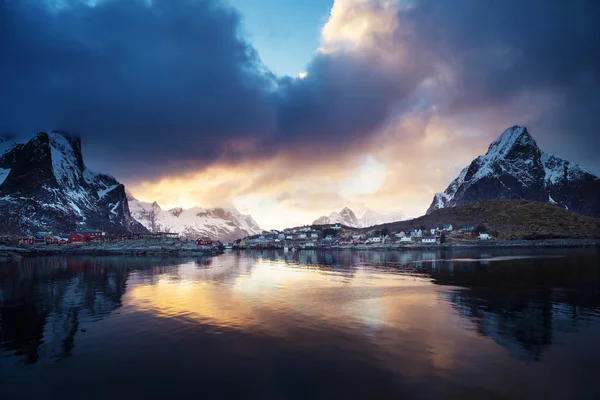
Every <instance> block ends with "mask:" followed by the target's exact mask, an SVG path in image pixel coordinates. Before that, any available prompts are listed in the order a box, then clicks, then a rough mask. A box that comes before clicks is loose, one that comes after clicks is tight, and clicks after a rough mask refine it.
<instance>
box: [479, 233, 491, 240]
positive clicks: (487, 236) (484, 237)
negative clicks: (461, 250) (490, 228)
mask: <svg viewBox="0 0 600 400" xmlns="http://www.w3.org/2000/svg"><path fill="white" fill-rule="evenodd" d="M490 239H491V238H490V234H489V233H480V234H479V240H490Z"/></svg>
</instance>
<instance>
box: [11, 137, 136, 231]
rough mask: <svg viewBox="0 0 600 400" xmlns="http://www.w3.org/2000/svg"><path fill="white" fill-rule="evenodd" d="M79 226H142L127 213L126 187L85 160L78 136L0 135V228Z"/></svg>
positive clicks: (113, 228) (63, 228)
mask: <svg viewBox="0 0 600 400" xmlns="http://www.w3.org/2000/svg"><path fill="white" fill-rule="evenodd" d="M82 228H88V229H92V228H97V229H103V230H105V231H107V232H145V231H146V229H145V228H144V227H143V226H142V225H141V224H140V223H138V222H137V221H136V220H135V219H133V218H132V217H131V214H130V212H129V206H128V203H127V198H126V195H125V187H124V186H123V185H122V184H121V183H119V182H118V181H117V180H116V179H115V178H113V177H112V176H108V175H104V174H98V173H95V172H93V171H91V170H89V169H88V168H87V167H86V166H85V164H84V162H83V156H82V154H81V140H80V139H79V137H77V136H72V135H69V134H67V133H64V132H57V131H52V132H40V133H38V134H36V135H35V136H33V137H30V138H28V139H26V140H21V141H16V140H13V139H9V138H3V139H0V231H3V232H6V233H26V232H28V233H34V232H38V231H52V232H55V233H58V234H67V233H70V232H72V231H73V230H76V229H82Z"/></svg>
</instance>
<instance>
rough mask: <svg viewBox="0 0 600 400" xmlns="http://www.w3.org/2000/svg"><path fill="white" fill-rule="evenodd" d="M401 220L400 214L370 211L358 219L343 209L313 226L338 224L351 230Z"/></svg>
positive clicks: (351, 212)
mask: <svg viewBox="0 0 600 400" xmlns="http://www.w3.org/2000/svg"><path fill="white" fill-rule="evenodd" d="M403 219H405V217H404V215H402V214H401V213H392V214H380V213H378V212H376V211H373V210H371V209H366V210H365V212H364V213H363V215H362V216H361V217H360V218H359V217H357V216H356V214H355V213H354V211H352V210H351V209H350V208H348V207H344V208H343V209H342V210H341V211H340V212H332V213H331V214H329V216H322V217H320V218H318V219H316V220H315V221H313V225H329V224H340V225H345V226H350V227H353V228H366V227H369V226H373V225H380V224H385V223H388V222H395V221H402V220H403Z"/></svg>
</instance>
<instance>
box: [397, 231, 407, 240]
mask: <svg viewBox="0 0 600 400" xmlns="http://www.w3.org/2000/svg"><path fill="white" fill-rule="evenodd" d="M395 236H396V237H397V238H399V239H401V238H403V237H405V236H406V233H405V232H404V231H400V232H397V233H395Z"/></svg>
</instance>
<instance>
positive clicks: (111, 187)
mask: <svg viewBox="0 0 600 400" xmlns="http://www.w3.org/2000/svg"><path fill="white" fill-rule="evenodd" d="M117 187H119V185H112V186H109V187H107V188H106V189H103V190H98V198H99V199H102V198H103V197H104V196H106V194H107V193H109V192H112V191H113V190H114V189H115V188H117Z"/></svg>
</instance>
